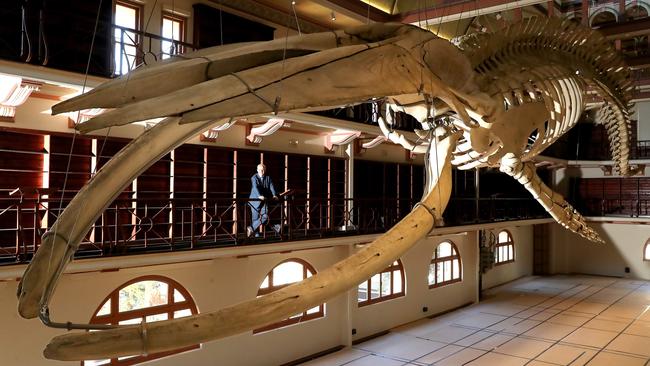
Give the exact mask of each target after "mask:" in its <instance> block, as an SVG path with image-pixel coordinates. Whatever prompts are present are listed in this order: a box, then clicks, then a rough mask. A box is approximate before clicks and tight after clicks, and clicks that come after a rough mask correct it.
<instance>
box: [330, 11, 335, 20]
mask: <svg viewBox="0 0 650 366" xmlns="http://www.w3.org/2000/svg"><path fill="white" fill-rule="evenodd" d="M331 15H332V21H334V20H336V14H334V12H332V14H331Z"/></svg>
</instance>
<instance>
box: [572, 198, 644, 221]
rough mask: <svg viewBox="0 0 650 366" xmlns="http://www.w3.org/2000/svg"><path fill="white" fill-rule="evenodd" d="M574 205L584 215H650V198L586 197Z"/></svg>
mask: <svg viewBox="0 0 650 366" xmlns="http://www.w3.org/2000/svg"><path fill="white" fill-rule="evenodd" d="M576 207H577V208H578V210H579V211H580V212H581V213H582V214H583V215H584V216H604V217H650V199H642V198H629V199H626V198H586V199H582V200H581V201H580V202H578V204H577V205H576Z"/></svg>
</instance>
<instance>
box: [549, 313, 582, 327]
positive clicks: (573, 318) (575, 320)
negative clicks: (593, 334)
mask: <svg viewBox="0 0 650 366" xmlns="http://www.w3.org/2000/svg"><path fill="white" fill-rule="evenodd" d="M590 319H591V317H589V316H581V315H576V314H575V313H571V314H567V313H566V312H563V313H560V314H557V315H556V316H554V317H552V318H550V319H548V320H547V322H549V323H553V324H562V325H571V326H574V327H579V326H581V325H583V324H584V323H586V322H588V321H589V320H590Z"/></svg>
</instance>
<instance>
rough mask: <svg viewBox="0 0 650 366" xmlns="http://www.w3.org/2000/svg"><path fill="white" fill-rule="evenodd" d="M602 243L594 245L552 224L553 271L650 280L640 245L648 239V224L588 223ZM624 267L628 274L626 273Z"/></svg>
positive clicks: (649, 236) (642, 245) (649, 270)
mask: <svg viewBox="0 0 650 366" xmlns="http://www.w3.org/2000/svg"><path fill="white" fill-rule="evenodd" d="M588 224H589V226H591V227H592V228H593V229H594V230H596V231H597V232H598V233H599V234H600V235H601V237H602V238H603V239H605V244H595V243H592V242H589V241H587V240H586V239H583V238H582V237H580V236H578V235H576V234H573V233H571V232H570V231H568V230H566V229H564V228H562V227H560V226H559V225H557V224H549V225H552V227H551V233H552V236H551V238H552V258H551V259H552V260H551V263H552V264H553V266H552V267H553V268H552V269H553V273H586V274H594V275H603V276H616V277H630V278H639V279H645V280H650V261H644V260H643V248H644V246H645V243H646V241H647V240H648V238H650V225H647V224H648V223H647V222H646V223H645V224H638V223H637V224H635V223H601V222H593V221H592V222H589V223H588ZM625 267H629V268H630V273H625Z"/></svg>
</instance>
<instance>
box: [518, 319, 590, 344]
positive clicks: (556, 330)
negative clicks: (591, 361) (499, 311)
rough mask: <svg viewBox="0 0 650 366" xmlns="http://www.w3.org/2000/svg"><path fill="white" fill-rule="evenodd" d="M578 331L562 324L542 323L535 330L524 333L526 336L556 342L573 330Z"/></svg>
mask: <svg viewBox="0 0 650 366" xmlns="http://www.w3.org/2000/svg"><path fill="white" fill-rule="evenodd" d="M576 329H578V328H577V327H574V326H571V325H564V324H552V323H542V324H540V325H538V326H536V327H535V328H533V329H531V330H529V331H527V332H526V333H524V335H526V336H530V337H535V338H541V339H547V340H552V341H558V340H560V339H562V338H564V337H566V336H567V335H569V333H571V332H573V331H574V330H576Z"/></svg>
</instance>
